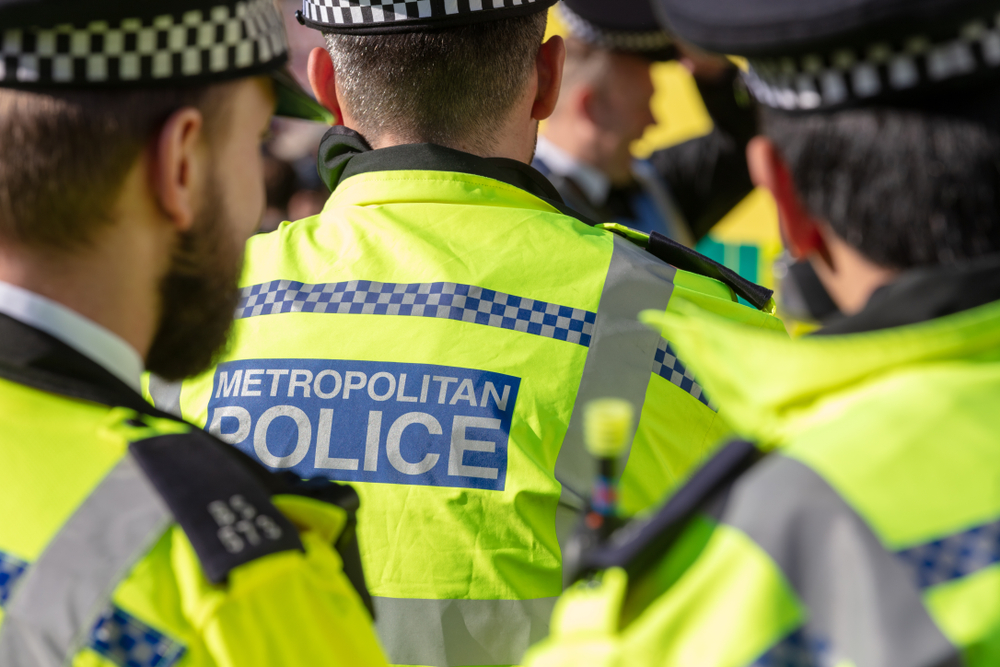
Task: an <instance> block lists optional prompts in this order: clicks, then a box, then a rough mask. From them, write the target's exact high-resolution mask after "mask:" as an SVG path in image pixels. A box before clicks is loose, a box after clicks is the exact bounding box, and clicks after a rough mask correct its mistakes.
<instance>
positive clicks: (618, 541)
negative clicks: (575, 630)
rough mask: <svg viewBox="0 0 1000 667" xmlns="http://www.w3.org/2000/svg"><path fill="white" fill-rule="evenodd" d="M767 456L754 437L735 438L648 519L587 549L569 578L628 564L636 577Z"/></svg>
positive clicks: (623, 529) (627, 569) (576, 578)
mask: <svg viewBox="0 0 1000 667" xmlns="http://www.w3.org/2000/svg"><path fill="white" fill-rule="evenodd" d="M761 458H762V454H761V452H760V450H758V449H757V447H756V446H754V444H753V443H750V442H747V441H745V440H735V441H733V442H731V443H729V444H728V445H726V446H725V447H724V448H723V449H722V450H721V451H720V452H719V453H718V454H717V455H716V456H715V457H713V458H712V459H710V460H709V461H708V463H706V464H705V465H704V466H702V467H701V468H700V469H699V470H698V471H697V472H695V473H694V475H692V476H691V479H690V480H688V482H687V484H685V485H684V486H682V487H681V488H680V490H678V491H677V493H676V494H674V496H673V497H672V498H670V500H669V501H667V504H666V505H664V506H663V507H662V508H661V509H660V511H659V512H657V513H656V514H655V515H653V517H652V518H650V519H648V520H645V521H635V522H632V523H629V524H626V525H625V526H624V527H623V528H620V529H619V530H618V531H616V532H615V533H614V534H612V536H611V539H610V540H609V541H608V542H607V543H606V544H604V545H603V546H601V547H599V548H597V549H594V550H592V551H590V552H587V553H584V554H582V555H581V557H580V559H579V563H578V565H577V566H576V568H575V571H574V572H572V573H570V574H571V577H570V578H569V579H568V581H570V582H572V581H576V580H578V579H582V578H583V577H585V576H588V575H589V574H592V573H594V572H598V571H601V570H606V569H608V568H611V567H620V568H623V569H624V570H625V571H626V572H628V574H629V579H630V580H635V579H637V578H639V577H641V576H642V575H643V574H645V573H646V572H648V571H649V569H650V568H651V567H653V566H654V565H655V564H656V563H658V562H659V561H660V559H661V558H662V557H663V554H664V553H666V552H667V551H668V550H669V549H670V547H671V546H672V545H673V543H674V542H675V541H676V540H677V538H678V537H679V536H680V534H681V532H682V531H683V530H684V527H685V526H686V525H687V524H688V521H690V519H691V518H692V517H693V516H694V515H695V514H696V513H697V512H698V511H699V510H700V509H702V508H703V507H704V506H705V504H706V503H708V502H709V501H710V500H711V499H712V498H713V497H714V496H715V495H716V494H717V493H718V492H720V491H722V490H724V489H725V488H726V487H728V486H729V485H730V484H732V483H733V482H734V481H736V479H737V478H738V477H739V476H740V475H742V474H743V473H744V472H746V471H747V470H748V469H749V468H750V467H751V466H753V465H754V464H756V463H757V462H758V461H759V460H760V459H761Z"/></svg>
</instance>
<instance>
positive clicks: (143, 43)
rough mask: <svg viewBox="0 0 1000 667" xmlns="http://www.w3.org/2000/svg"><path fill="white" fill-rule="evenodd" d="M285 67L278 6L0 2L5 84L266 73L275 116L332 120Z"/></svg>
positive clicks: (162, 0)
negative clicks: (274, 98) (272, 91)
mask: <svg viewBox="0 0 1000 667" xmlns="http://www.w3.org/2000/svg"><path fill="white" fill-rule="evenodd" d="M287 61H288V41H287V38H286V36H285V29H284V24H283V23H282V20H281V15H280V14H278V12H277V10H276V9H275V6H274V3H273V0H141V1H136V0H129V1H125V0H0V87H7V88H22V89H36V90H58V89H71V88H75V89H105V90H108V89H121V88H140V87H156V86H177V85H196V84H205V83H212V82H216V81H227V80H232V79H238V78H242V77H247V76H256V75H263V74H267V75H270V76H271V77H272V79H274V82H275V90H276V93H277V95H278V109H277V112H278V113H279V114H282V115H288V116H294V117H298V118H308V119H311V120H328V119H329V118H330V116H329V113H328V112H326V111H325V109H323V107H321V106H320V105H319V104H318V103H317V102H315V101H314V100H313V99H312V98H311V97H310V96H309V95H307V94H306V93H305V92H304V91H303V90H302V88H301V87H300V86H299V85H298V84H297V83H296V82H295V80H294V79H293V78H292V77H291V75H290V74H288V72H287V71H286V69H285V64H286V63H287Z"/></svg>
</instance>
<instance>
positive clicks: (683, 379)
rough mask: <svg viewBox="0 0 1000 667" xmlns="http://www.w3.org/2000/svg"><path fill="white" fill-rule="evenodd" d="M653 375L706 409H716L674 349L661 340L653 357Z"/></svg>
mask: <svg viewBox="0 0 1000 667" xmlns="http://www.w3.org/2000/svg"><path fill="white" fill-rule="evenodd" d="M653 375H659V376H660V377H661V378H664V379H665V380H669V381H670V382H672V383H673V384H675V385H677V386H678V387H680V388H681V389H683V390H684V391H686V392H687V393H689V394H691V395H692V396H694V397H695V398H697V399H698V400H699V401H701V402H702V403H704V404H705V405H707V406H708V407H710V408H712V409H713V410H715V409H716V408H715V406H713V405H712V404H711V403H710V402H709V400H708V396H706V395H705V390H703V389H702V388H701V385H700V384H698V383H697V382H696V381H695V379H694V376H693V375H691V371H689V370H688V369H687V367H685V366H684V364H682V363H681V361H680V360H679V359H678V358H677V354H676V353H675V352H674V349H673V348H672V347H670V343H668V342H667V341H666V340H664V339H663V338H661V339H660V342H659V344H657V346H656V354H655V355H654V356H653Z"/></svg>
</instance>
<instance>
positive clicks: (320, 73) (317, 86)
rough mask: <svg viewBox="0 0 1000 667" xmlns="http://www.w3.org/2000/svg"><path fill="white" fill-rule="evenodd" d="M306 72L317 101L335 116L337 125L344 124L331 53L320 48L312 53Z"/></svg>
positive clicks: (310, 53)
mask: <svg viewBox="0 0 1000 667" xmlns="http://www.w3.org/2000/svg"><path fill="white" fill-rule="evenodd" d="M306 71H307V73H308V75H309V85H310V86H312V89H313V94H314V95H316V99H317V100H319V103H320V104H322V105H323V106H324V107H326V109H327V111H329V112H330V113H332V114H333V116H334V118H336V124H337V125H341V124H343V122H344V114H343V113H341V109H340V100H339V99H338V98H337V73H336V72H334V71H333V60H332V59H331V58H330V52H329V51H327V50H326V49H324V48H322V47H319V46H317V47H316V48H315V49H313V50H312V51H310V52H309V64H308V65H307V70H306Z"/></svg>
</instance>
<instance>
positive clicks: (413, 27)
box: [296, 0, 558, 34]
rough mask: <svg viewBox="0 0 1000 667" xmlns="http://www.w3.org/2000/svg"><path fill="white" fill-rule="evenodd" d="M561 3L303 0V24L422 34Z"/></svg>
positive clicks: (300, 15)
mask: <svg viewBox="0 0 1000 667" xmlns="http://www.w3.org/2000/svg"><path fill="white" fill-rule="evenodd" d="M557 1H558V0H302V11H300V12H298V13H297V14H296V16H297V17H298V19H299V23H302V24H303V25H307V26H309V27H311V28H316V29H317V30H322V31H324V32H335V33H350V34H386V33H394V32H422V31H428V30H440V29H443V28H450V27H456V26H463V25H469V24H472V23H481V22H484V21H496V20H499V19H506V18H513V17H516V16H526V15H528V14H535V13H538V12H541V11H544V10H546V9H548V8H549V7H551V6H552V5H554V4H555V3H556V2H557Z"/></svg>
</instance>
